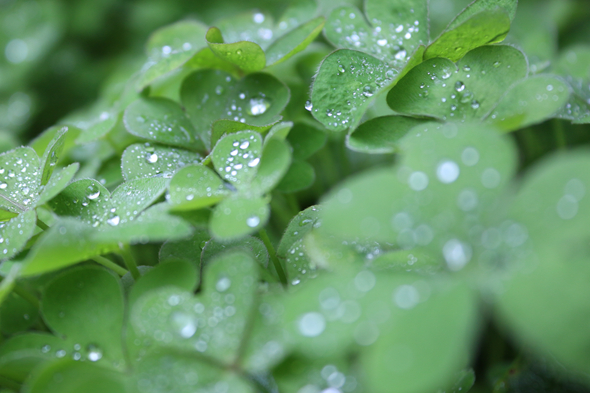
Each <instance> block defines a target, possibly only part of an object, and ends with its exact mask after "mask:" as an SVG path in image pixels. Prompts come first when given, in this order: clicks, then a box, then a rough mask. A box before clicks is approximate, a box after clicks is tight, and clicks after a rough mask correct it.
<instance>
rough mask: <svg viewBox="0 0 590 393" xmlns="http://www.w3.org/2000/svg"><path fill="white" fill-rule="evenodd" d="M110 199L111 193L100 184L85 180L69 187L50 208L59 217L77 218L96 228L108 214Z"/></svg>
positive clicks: (50, 202) (54, 200)
mask: <svg viewBox="0 0 590 393" xmlns="http://www.w3.org/2000/svg"><path fill="white" fill-rule="evenodd" d="M110 198H111V193H110V192H109V191H108V190H107V189H106V188H105V187H104V186H103V185H102V184H100V182H98V181H96V180H93V179H83V180H78V181H75V182H73V183H71V184H70V185H68V186H67V187H66V188H65V189H64V190H63V191H62V192H61V193H60V194H59V195H58V196H56V197H55V198H53V199H52V200H51V201H49V206H50V207H51V208H52V209H53V211H54V212H55V213H56V214H57V215H59V216H70V217H77V218H79V219H80V220H82V221H83V222H85V223H87V224H90V225H92V226H95V227H96V226H98V225H99V224H101V223H103V222H104V220H105V216H106V215H107V214H108V210H109V208H110Z"/></svg>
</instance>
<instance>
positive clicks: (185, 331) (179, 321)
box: [170, 311, 197, 338]
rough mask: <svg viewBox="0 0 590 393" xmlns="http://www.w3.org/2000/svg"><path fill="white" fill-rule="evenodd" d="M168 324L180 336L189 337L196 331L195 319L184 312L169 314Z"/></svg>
mask: <svg viewBox="0 0 590 393" xmlns="http://www.w3.org/2000/svg"><path fill="white" fill-rule="evenodd" d="M170 324H171V325H172V328H173V329H174V331H176V332H178V334H179V335H180V337H182V338H191V337H192V336H194V334H195V332H196V331H197V319H196V318H195V316H193V315H191V314H188V313H186V312H182V311H176V312H173V313H172V314H171V315H170Z"/></svg>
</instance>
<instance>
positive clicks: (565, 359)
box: [496, 151, 590, 373]
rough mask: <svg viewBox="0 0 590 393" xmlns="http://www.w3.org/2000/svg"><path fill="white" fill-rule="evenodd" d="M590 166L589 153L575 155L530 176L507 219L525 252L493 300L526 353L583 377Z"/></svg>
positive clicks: (556, 160)
mask: <svg viewBox="0 0 590 393" xmlns="http://www.w3.org/2000/svg"><path fill="white" fill-rule="evenodd" d="M588 164H590V157H589V155H588V153H587V152H585V151H578V152H574V153H572V154H568V155H563V154H561V155H555V156H553V157H551V158H548V159H546V160H545V161H544V162H543V163H541V164H539V165H538V166H537V167H535V168H534V169H533V170H532V171H531V173H528V174H527V176H526V177H525V179H524V181H523V184H522V186H521V188H520V190H519V191H518V193H517V195H516V198H515V200H514V204H513V205H512V206H511V209H510V218H511V219H513V220H514V221H515V222H517V223H519V224H520V225H521V226H522V227H523V228H524V231H521V233H522V234H521V235H520V237H521V238H524V239H525V240H527V241H528V242H527V245H528V248H527V249H525V250H524V252H522V253H520V255H519V256H520V258H519V260H518V265H517V266H515V269H514V270H516V271H515V272H514V274H513V277H511V278H510V279H509V280H507V281H506V282H504V283H503V290H502V291H501V292H497V294H496V296H497V300H498V303H497V306H498V314H499V317H500V318H501V320H502V321H503V322H504V323H505V324H507V325H509V326H510V328H511V329H512V330H513V331H514V334H515V335H516V337H517V338H518V340H519V341H520V342H521V343H522V345H525V346H529V345H532V346H533V347H534V348H536V350H537V351H540V352H541V353H546V354H551V357H553V358H555V359H556V360H557V361H558V362H560V363H561V364H563V365H565V366H566V367H568V368H571V369H573V370H576V371H579V372H582V373H587V372H588V369H589V368H588V364H589V363H588V352H587V351H585V350H584V349H583V348H584V347H585V346H586V345H587V343H588V336H587V334H585V333H584V332H583V331H580V330H579V329H577V328H576V326H581V325H583V324H585V323H587V321H588V315H589V310H590V303H589V302H588V296H587V293H588V286H587V285H586V282H587V279H588V277H589V275H590V270H589V268H588V263H587V262H588V257H589V254H588V247H587V240H588V237H589V236H590V233H589V231H588V225H587V223H588V217H590V203H589V198H588V190H590V177H589V176H588V173H587V171H585V170H584V169H583V168H586V167H587V165H588ZM557 288H559V289H558V290H557ZM555 318H557V319H558V320H559V321H562V322H563V323H559V324H555V323H554V321H555Z"/></svg>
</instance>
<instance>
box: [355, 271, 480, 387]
mask: <svg viewBox="0 0 590 393" xmlns="http://www.w3.org/2000/svg"><path fill="white" fill-rule="evenodd" d="M424 284H426V287H430V288H431V290H432V291H433V292H434V293H433V294H432V295H431V296H430V298H428V299H426V300H424V302H423V303H422V304H418V305H415V304H416V303H419V302H421V301H420V300H418V299H421V298H422V296H423V295H421V294H420V289H423V288H424V287H421V286H422V285H424ZM433 284H434V285H433ZM433 284H430V285H429V283H427V282H425V281H415V282H414V283H412V284H405V285H401V286H398V287H397V289H395V290H394V291H393V300H394V302H395V304H396V305H397V306H398V307H399V308H401V309H403V310H404V311H405V312H403V313H402V314H401V315H399V316H398V318H396V319H395V320H392V321H391V322H389V326H388V327H389V330H385V329H387V327H385V326H384V327H382V328H381V329H383V330H385V332H386V334H380V335H379V338H377V340H376V341H375V343H374V344H373V345H372V346H371V347H369V348H368V350H367V351H364V352H361V359H360V364H362V367H363V370H364V372H365V375H366V376H367V378H366V383H367V388H368V390H369V391H377V390H378V389H380V388H381V387H382V386H389V387H390V388H389V391H391V392H400V393H401V392H428V391H434V390H435V389H436V388H438V387H440V386H445V385H448V384H450V383H452V382H454V378H455V376H454V375H453V374H454V373H457V372H458V371H460V370H461V369H462V368H464V367H465V366H466V365H467V364H468V362H469V355H470V352H471V344H472V343H471V342H472V340H473V338H474V336H475V334H474V333H475V332H474V330H475V326H476V318H477V317H478V315H477V302H476V299H475V297H474V296H473V293H472V292H471V290H470V289H469V288H468V287H467V285H456V284H455V285H453V284H449V283H445V284H446V285H445V284H443V285H441V286H442V288H441V287H438V288H437V286H436V284H437V283H433ZM439 285H440V284H439ZM433 321H436V329H432V326H431V323H433ZM386 326H387V325H386ZM373 329H374V327H373ZM442 337H444V339H441V338H442ZM408 359H412V361H411V362H409V361H408ZM440 359H445V361H444V362H441V361H440Z"/></svg>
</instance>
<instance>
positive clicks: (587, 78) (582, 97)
mask: <svg viewBox="0 0 590 393" xmlns="http://www.w3.org/2000/svg"><path fill="white" fill-rule="evenodd" d="M589 59H590V49H589V48H588V46H583V45H578V46H574V47H572V48H569V49H567V50H566V51H564V53H562V54H561V56H560V57H559V59H557V62H556V65H555V72H556V73H557V74H558V75H560V76H562V77H563V78H565V80H566V82H567V83H569V85H570V86H571V88H572V90H573V93H572V96H571V98H570V100H569V101H568V103H567V104H566V106H565V108H563V110H562V111H561V113H560V114H559V117H560V118H562V119H568V120H571V121H572V122H573V123H574V124H587V123H590V67H588V61H589Z"/></svg>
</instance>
